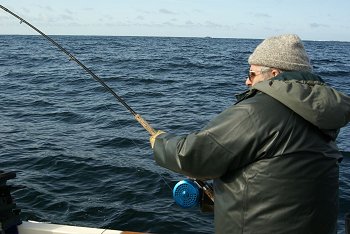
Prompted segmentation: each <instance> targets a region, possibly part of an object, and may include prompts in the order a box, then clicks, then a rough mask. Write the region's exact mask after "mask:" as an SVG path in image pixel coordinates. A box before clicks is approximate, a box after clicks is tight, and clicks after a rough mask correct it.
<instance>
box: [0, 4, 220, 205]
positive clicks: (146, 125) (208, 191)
mask: <svg viewBox="0 0 350 234" xmlns="http://www.w3.org/2000/svg"><path fill="white" fill-rule="evenodd" d="M0 8H1V9H3V10H4V11H6V12H8V13H9V14H11V15H12V16H14V17H15V18H17V19H19V20H20V23H25V24H26V25H28V26H29V27H30V28H32V29H34V30H35V31H36V32H38V33H39V34H41V35H42V36H43V37H45V38H46V39H47V40H48V41H50V42H51V43H52V44H54V45H55V46H56V47H57V48H59V49H60V50H61V51H62V52H63V53H65V54H66V55H67V56H68V57H69V60H72V61H74V62H76V63H77V64H78V65H79V66H80V67H82V68H83V69H84V70H85V71H86V72H87V73H89V74H90V75H91V76H92V78H93V79H94V80H96V81H97V82H99V83H100V84H101V85H102V86H103V87H104V88H105V89H106V90H107V91H108V92H110V93H111V94H112V95H113V96H114V97H115V98H116V99H117V100H118V101H119V103H121V104H122V105H123V106H124V107H125V108H126V109H127V110H128V111H129V112H130V113H131V114H132V115H133V116H134V118H135V119H136V120H137V121H138V122H139V123H140V124H141V126H142V127H143V128H144V129H146V130H147V132H148V133H149V134H150V135H151V136H153V135H155V134H156V133H157V131H156V130H155V129H154V128H153V127H152V126H151V125H150V124H149V123H148V122H147V121H146V120H145V119H143V118H142V117H141V115H140V114H138V113H136V111H134V110H133V109H132V108H131V107H130V106H129V105H128V104H127V103H126V102H125V101H124V100H123V99H122V98H121V97H120V96H119V95H118V94H116V93H115V92H114V91H113V90H112V89H111V88H110V87H109V86H108V85H107V84H106V83H105V82H104V81H103V80H102V79H101V78H99V77H98V76H97V75H96V74H95V73H93V72H92V71H91V70H90V69H89V68H87V67H86V66H85V65H84V64H82V63H81V62H80V61H79V60H78V59H77V58H76V57H75V56H73V55H72V54H71V53H69V52H68V51H67V50H66V49H64V48H63V47H62V46H61V45H59V44H58V43H57V42H56V41H54V40H53V39H52V38H50V37H49V36H47V35H46V34H44V33H43V32H42V31H40V30H39V29H37V28H36V27H35V26H33V25H32V24H30V23H29V22H28V21H26V20H25V19H23V18H22V17H20V16H18V15H17V14H15V13H13V12H12V11H10V10H9V9H7V8H6V7H4V6H2V5H0ZM133 143H134V144H135V145H136V143H135V142H133ZM159 175H160V174H159ZM160 176H161V175H160ZM161 178H162V179H163V180H164V181H165V179H164V178H163V177H162V176H161ZM194 181H195V182H196V184H198V186H200V187H201V188H202V189H203V192H204V193H205V194H206V195H207V196H208V197H209V198H210V199H211V200H212V201H214V195H213V192H212V189H211V188H210V187H209V186H208V185H207V184H206V183H205V182H203V181H200V180H197V179H194ZM166 184H167V183H166ZM167 185H168V184H167ZM168 186H169V185H168ZM169 187H170V186H169Z"/></svg>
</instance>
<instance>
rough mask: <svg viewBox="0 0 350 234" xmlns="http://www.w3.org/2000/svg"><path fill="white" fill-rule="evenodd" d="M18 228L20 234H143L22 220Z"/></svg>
mask: <svg viewBox="0 0 350 234" xmlns="http://www.w3.org/2000/svg"><path fill="white" fill-rule="evenodd" d="M17 230H18V234H137V233H139V234H141V232H128V231H118V230H111V229H100V228H91V227H79V226H70V225H60V224H51V223H40V222H35V221H26V222H22V224H20V225H18V226H17ZM6 234H7V233H6Z"/></svg>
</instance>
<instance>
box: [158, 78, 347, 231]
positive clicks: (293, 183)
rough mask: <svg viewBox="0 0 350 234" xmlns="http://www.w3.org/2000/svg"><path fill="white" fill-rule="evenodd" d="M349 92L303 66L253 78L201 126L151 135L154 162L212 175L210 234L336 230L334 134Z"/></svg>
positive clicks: (344, 115) (344, 120) (194, 174)
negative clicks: (189, 131)
mask: <svg viewBox="0 0 350 234" xmlns="http://www.w3.org/2000/svg"><path fill="white" fill-rule="evenodd" d="M349 120H350V97H349V96H347V95H345V94H342V93H340V92H338V91H336V90H335V89H333V88H331V87H329V86H327V85H326V84H325V83H324V82H323V81H322V79H321V78H320V77H318V76H316V75H314V74H311V73H308V72H283V73H281V74H280V75H279V76H277V77H275V78H273V79H271V80H267V81H263V82H260V83H258V84H256V85H254V86H253V87H252V88H251V89H250V90H249V91H247V92H245V93H244V94H243V95H241V96H240V97H239V100H238V102H237V103H236V104H235V105H233V106H231V107H229V108H228V109H226V110H225V111H224V112H222V113H221V114H219V115H218V116H217V117H216V118H215V119H213V120H212V121H211V122H210V123H209V124H208V125H207V126H206V127H205V128H204V129H202V130H201V131H199V132H195V133H192V134H189V135H187V136H175V135H171V134H167V133H165V134H161V135H160V136H158V137H157V138H156V141H155V145H154V156H155V160H156V162H157V163H158V164H159V165H160V166H162V167H165V168H168V169H170V170H172V171H175V172H179V173H182V174H184V175H187V176H189V177H192V178H199V179H213V186H214V193H215V205H214V217H215V218H214V219H215V232H216V233H224V234H227V233H233V234H236V233H268V234H271V233H291V234H295V233H299V234H300V233H305V234H312V233H317V234H321V233H336V230H337V215H338V187H339V181H338V178H339V168H338V162H339V161H340V160H341V158H342V156H341V153H340V152H339V150H338V148H337V145H336V143H335V139H336V137H337V134H338V132H339V129H340V128H341V127H343V126H345V125H346V124H347V123H348V122H349Z"/></svg>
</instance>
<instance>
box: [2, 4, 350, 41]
mask: <svg viewBox="0 0 350 234" xmlns="http://www.w3.org/2000/svg"><path fill="white" fill-rule="evenodd" d="M0 5H2V6H4V7H6V8H8V9H9V10H11V11H13V12H14V13H16V14H18V15H19V16H21V17H22V18H24V19H25V20H27V21H28V22H30V23H31V24H33V25H34V26H36V27H37V28H39V29H40V30H41V31H43V32H44V33H45V34H48V35H108V36H167V37H168V36H170V37H215V38H255V39H264V38H266V37H269V36H273V35H279V34H284V33H294V34H298V35H299V36H300V37H301V38H302V39H303V40H331V41H350V13H349V9H350V0H240V1H236V0H99V1H96V0H0ZM0 34H25V35H27V34H36V32H35V31H33V30H32V29H30V28H29V27H28V26H26V25H25V24H20V23H19V20H17V19H16V18H14V17H13V16H11V15H10V14H8V13H7V12H5V11H3V10H2V9H0Z"/></svg>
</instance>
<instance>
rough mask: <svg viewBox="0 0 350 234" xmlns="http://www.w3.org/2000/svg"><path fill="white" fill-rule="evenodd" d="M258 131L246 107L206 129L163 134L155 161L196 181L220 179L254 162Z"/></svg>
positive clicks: (228, 112)
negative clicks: (177, 134)
mask: <svg viewBox="0 0 350 234" xmlns="http://www.w3.org/2000/svg"><path fill="white" fill-rule="evenodd" d="M255 134H256V128H255V126H254V121H253V120H252V119H251V114H250V113H249V109H247V106H246V105H236V106H232V107H230V108H229V109H227V110H225V111H224V112H222V113H221V114H220V115H218V116H217V117H216V118H215V119H214V120H213V121H211V122H210V123H209V124H208V125H207V126H206V127H205V128H204V129H203V130H201V131H199V132H195V133H191V134H189V135H186V136H175V135H172V134H162V135H160V136H159V137H157V138H156V141H155V146H154V156H155V160H156V162H157V163H158V164H159V165H160V166H162V167H165V168H168V169H170V170H172V171H175V172H178V173H182V174H185V175H187V176H190V177H194V178H205V179H213V178H218V177H221V176H223V175H225V173H227V172H228V171H232V170H235V169H237V168H240V167H242V166H244V165H246V164H248V163H249V162H250V161H252V160H253V158H252V156H250V155H255V153H256V152H254V151H255V149H256V148H257V147H255V146H256V145H257V144H258V142H256V141H257V140H256V139H257V137H255Z"/></svg>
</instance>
